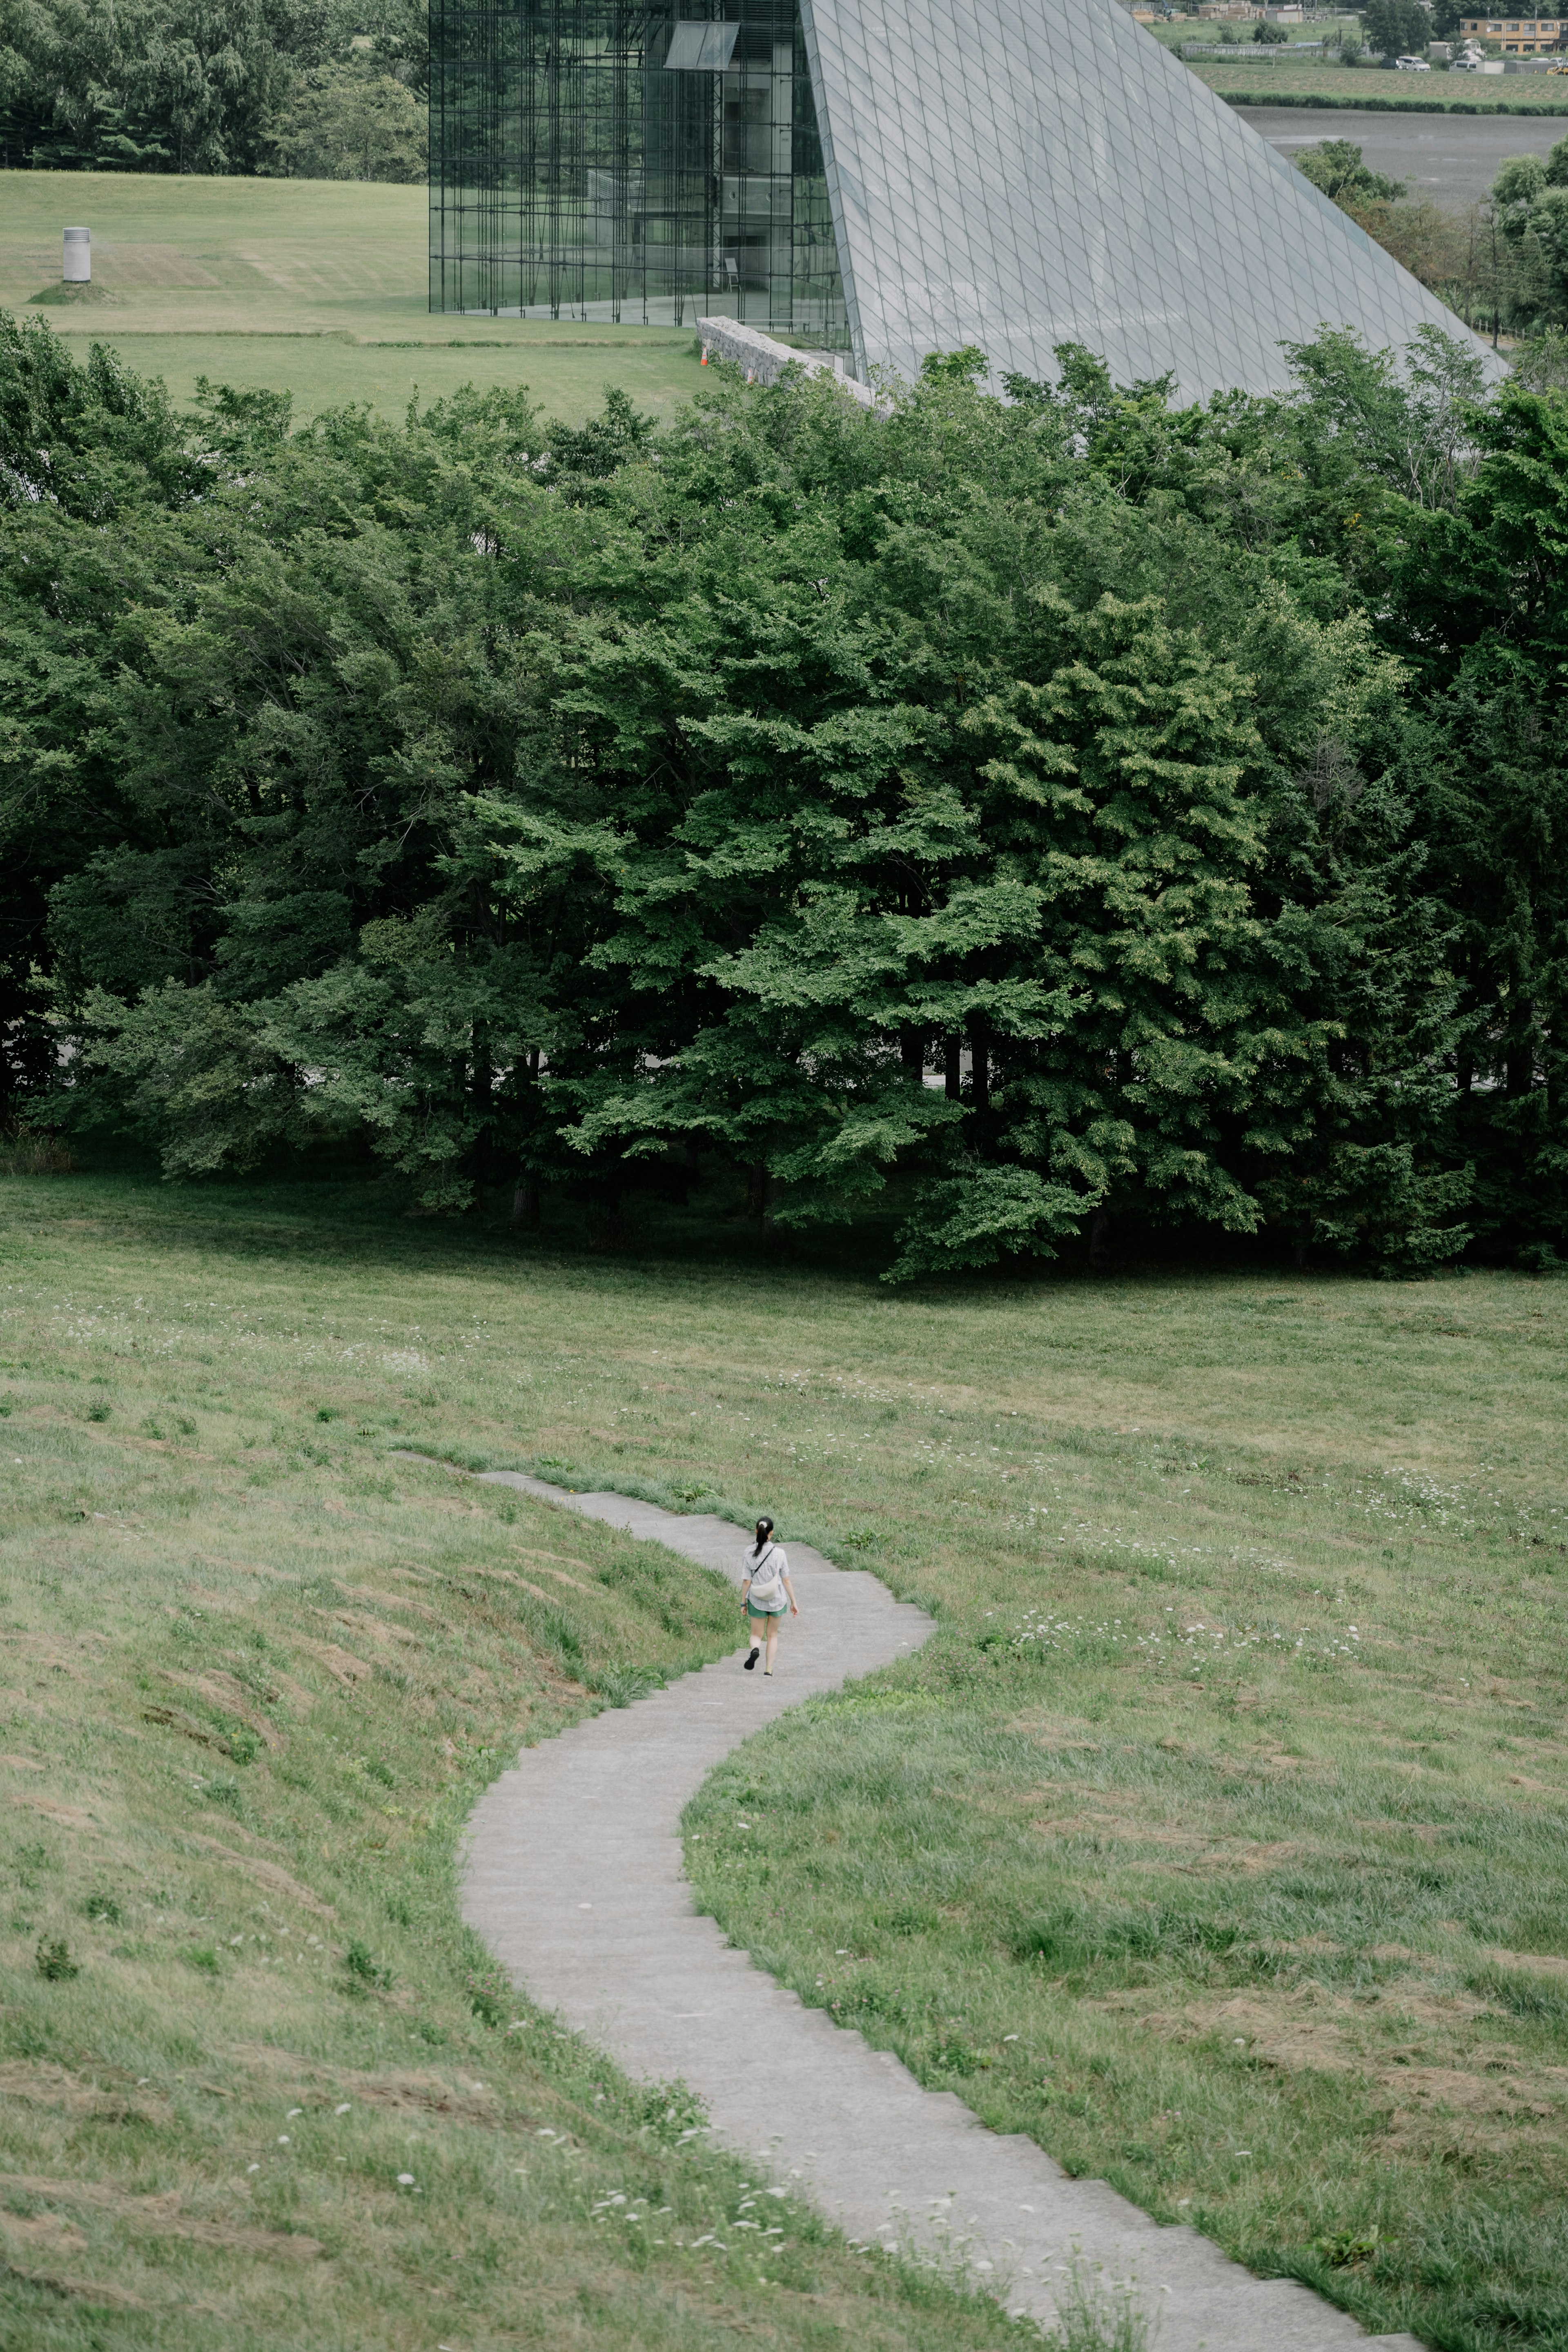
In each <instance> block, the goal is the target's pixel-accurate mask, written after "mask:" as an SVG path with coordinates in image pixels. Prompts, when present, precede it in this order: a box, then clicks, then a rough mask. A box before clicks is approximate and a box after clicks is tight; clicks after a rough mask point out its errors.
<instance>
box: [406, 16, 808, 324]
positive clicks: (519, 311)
mask: <svg viewBox="0 0 1568 2352" xmlns="http://www.w3.org/2000/svg"><path fill="white" fill-rule="evenodd" d="M684 5H685V6H686V9H687V13H686V14H685V15H682V14H680V13H679V12H678V10H677V8H676V7H674V6H670V7H668V8H666V9H660V8H659V7H658V6H657V5H656V6H654V7H651V8H638V7H636V6H632V5H626V0H432V5H431V16H430V29H431V95H430V136H431V174H430V179H431V188H430V200H431V215H430V226H431V235H430V307H431V309H432V310H465V311H489V312H491V313H500V314H502V315H506V316H510V317H522V318H538V319H562V318H573V319H604V320H626V321H629V322H633V323H637V324H645V325H649V326H657V325H668V326H686V325H690V324H692V323H693V322H694V321H695V320H698V319H700V318H703V317H708V316H710V315H712V314H714V313H721V314H722V315H725V316H728V317H731V318H736V319H742V320H745V321H746V323H747V324H748V325H751V326H754V327H758V328H761V329H762V330H763V331H765V332H770V333H779V332H783V333H785V334H789V335H792V336H795V337H797V338H799V339H800V340H801V341H806V342H809V343H811V344H812V345H813V346H816V347H818V348H825V349H837V350H845V351H847V349H848V347H849V335H848V323H847V314H846V311H845V307H844V288H843V282H842V279H841V278H840V275H839V270H838V261H837V247H836V245H835V240H834V234H833V221H832V215H831V212H830V209H829V203H828V194H827V181H826V173H825V171H824V168H823V157H822V142H821V140H820V138H819V136H818V133H817V124H816V110H815V108H814V106H813V103H812V91H811V78H810V73H809V69H808V67H807V63H806V55H805V37H804V33H803V29H802V26H801V20H800V11H799V7H798V5H796V0H746V14H745V15H744V16H742V17H737V16H734V15H731V17H730V18H729V19H728V20H727V21H726V20H723V19H721V18H720V17H719V16H696V15H695V14H693V13H691V0H684Z"/></svg>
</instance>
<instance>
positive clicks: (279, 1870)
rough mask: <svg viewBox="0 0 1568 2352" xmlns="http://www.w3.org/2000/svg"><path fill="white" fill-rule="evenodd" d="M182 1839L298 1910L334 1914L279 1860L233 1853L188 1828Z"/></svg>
mask: <svg viewBox="0 0 1568 2352" xmlns="http://www.w3.org/2000/svg"><path fill="white" fill-rule="evenodd" d="M185 1840H186V1843H187V1844H189V1845H194V1846H198V1847H200V1849H201V1851H202V1852H203V1853H211V1854H216V1856H217V1858H218V1859H219V1861H221V1862H226V1863H229V1864H232V1865H233V1866H234V1868H235V1869H237V1871H238V1872H239V1873H240V1874H241V1876H242V1877H244V1878H246V1879H247V1880H248V1881H249V1882H250V1884H251V1885H253V1886H265V1887H266V1889H267V1891H268V1894H269V1895H282V1896H283V1897H284V1899H285V1900H286V1901H288V1902H289V1903H297V1904H298V1905H299V1906H300V1910H301V1911H309V1912H310V1916H312V1918H316V1919H335V1918H336V1917H337V1916H338V1915H337V1912H336V1910H335V1909H334V1908H333V1906H331V1904H330V1903H324V1902H323V1901H322V1900H321V1896H320V1895H315V1894H312V1892H311V1890H310V1887H308V1886H302V1885H300V1881H299V1880H298V1879H297V1878H296V1877H294V1875H293V1874H292V1873H291V1872H289V1871H287V1870H285V1869H284V1868H283V1866H282V1864H281V1863H277V1862H268V1861H266V1860H264V1859H263V1857H262V1856H261V1855H259V1854H254V1853H236V1852H235V1850H234V1848H233V1847H232V1846H228V1845H224V1844H223V1843H221V1842H220V1841H219V1840H218V1839H217V1838H212V1837H205V1836H202V1835H200V1834H199V1833H197V1832H195V1831H191V1830H187V1831H186V1832H185Z"/></svg>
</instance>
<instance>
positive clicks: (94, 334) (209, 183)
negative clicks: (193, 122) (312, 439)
mask: <svg viewBox="0 0 1568 2352" xmlns="http://www.w3.org/2000/svg"><path fill="white" fill-rule="evenodd" d="M68 223H71V224H73V225H75V224H85V226H87V227H88V228H89V229H90V230H91V232H92V283H91V286H90V287H89V288H87V289H81V291H80V292H77V291H76V290H75V289H72V290H70V291H69V292H67V291H66V290H65V289H62V288H61V286H60V232H61V230H62V228H64V227H65V226H66V225H67V224H68ZM428 253H429V192H428V190H427V189H426V188H423V187H388V186H382V185H377V184H373V183H370V182H361V181H343V180H330V181H328V180H246V179H231V180H204V179H196V178H192V177H189V176H184V175H181V176H170V177H168V178H164V177H163V176H162V175H160V174H157V173H111V172H0V308H3V309H5V310H13V311H17V312H23V313H25V312H26V311H28V310H35V311H36V312H37V315H38V316H40V317H43V318H46V319H47V320H48V321H49V324H50V325H51V326H52V327H53V328H54V329H55V330H56V331H57V332H58V333H59V334H62V335H64V336H66V337H67V338H68V341H69V342H70V345H71V347H72V349H73V350H74V351H76V352H78V354H79V356H82V357H85V356H86V352H87V349H88V346H89V343H91V342H94V341H97V342H105V343H110V344H112V345H113V347H114V348H115V350H116V351H118V352H119V353H120V355H121V359H122V360H123V361H124V362H125V364H126V366H127V367H129V368H132V369H134V370H135V371H136V373H138V374H140V375H157V376H162V377H163V380H164V382H165V383H167V385H168V387H169V391H170V394H171V395H172V396H173V397H174V399H175V400H176V401H177V402H181V403H184V402H188V401H190V400H191V399H193V398H194V396H195V385H196V379H197V377H198V376H203V375H205V376H206V377H208V378H209V379H210V380H211V381H212V382H214V383H231V384H234V385H237V387H238V388H239V389H241V390H243V391H257V390H261V389H268V390H275V391H282V392H290V393H292V394H293V395H294V404H295V420H296V422H297V423H304V422H305V421H306V420H307V419H308V418H310V416H313V415H316V414H317V413H318V412H320V411H321V410H322V409H325V408H334V407H339V406H342V405H344V404H359V403H364V404H368V405H369V406H370V407H372V408H374V409H375V410H377V411H378V412H379V413H380V414H381V415H386V416H394V417H401V416H402V415H403V413H404V411H405V408H406V407H407V405H408V403H409V401H410V399H411V398H412V397H413V396H414V394H415V393H416V392H417V393H418V394H419V397H420V398H421V400H422V401H426V402H428V401H430V400H434V399H438V398H440V397H442V396H443V395H444V394H449V393H452V392H455V391H456V390H457V389H458V386H459V385H461V384H465V383H477V384H479V385H481V386H488V385H492V384H496V385H503V386H506V387H508V388H509V389H516V388H518V387H520V386H521V385H526V386H527V387H528V389H529V391H530V393H531V395H532V397H533V398H534V400H535V401H536V402H537V403H538V404H539V406H540V407H541V408H542V410H543V411H544V413H545V415H548V416H559V417H563V418H564V419H565V420H566V421H567V422H568V423H569V424H578V423H581V421H582V419H583V418H584V417H585V416H587V415H591V414H593V413H594V412H595V410H597V409H598V408H600V407H601V406H602V405H603V403H604V396H605V383H606V382H610V383H618V384H620V385H622V386H623V387H624V389H625V390H626V392H628V393H630V394H631V395H632V397H633V399H634V400H635V401H636V402H637V406H638V407H639V408H641V409H644V410H646V411H649V412H651V413H652V414H653V415H658V416H661V417H662V416H664V415H668V413H669V412H670V411H671V410H672V409H673V408H674V407H675V406H676V405H677V404H679V402H680V401H682V400H685V399H688V398H689V396H690V394H691V393H692V392H693V391H694V390H695V389H696V387H697V384H698V383H699V381H700V378H699V376H698V373H697V350H696V345H695V341H694V339H693V336H692V333H691V330H690V328H689V327H688V328H686V329H685V330H684V331H680V330H677V329H674V328H669V327H645V326H643V325H641V324H640V323H639V322H638V321H637V320H628V321H627V323H626V325H624V326H616V325H608V326H605V325H599V324H596V323H585V322H584V321H582V320H573V319H570V318H568V319H560V320H554V319H491V318H488V317H479V318H472V317H461V316H451V315H446V316H442V315H437V316H432V314H431V312H430V310H429V306H428V295H429V279H428V271H429V263H428Z"/></svg>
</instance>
